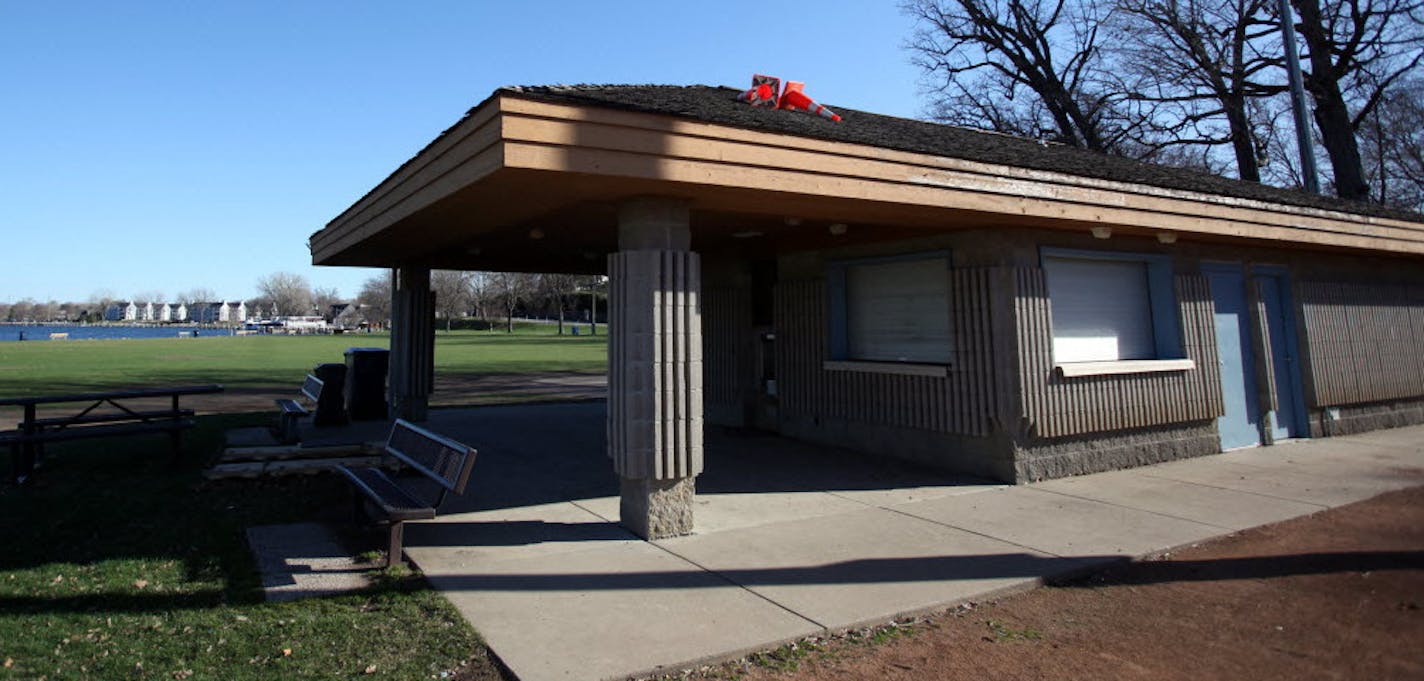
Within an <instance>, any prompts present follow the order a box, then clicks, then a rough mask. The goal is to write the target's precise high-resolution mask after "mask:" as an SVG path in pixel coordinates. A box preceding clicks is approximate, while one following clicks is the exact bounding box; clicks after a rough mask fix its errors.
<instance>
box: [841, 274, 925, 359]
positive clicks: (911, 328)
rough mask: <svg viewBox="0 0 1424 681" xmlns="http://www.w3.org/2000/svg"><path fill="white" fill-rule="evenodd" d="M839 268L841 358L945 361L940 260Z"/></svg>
mask: <svg viewBox="0 0 1424 681" xmlns="http://www.w3.org/2000/svg"><path fill="white" fill-rule="evenodd" d="M844 268H845V269H844V274H845V306H844V310H845V320H844V322H845V326H844V329H845V350H846V352H845V358H846V359H856V360H869V361H882V362H927V363H935V364H948V363H949V357H950V350H951V345H950V343H951V341H950V329H949V263H948V261H947V260H946V259H945V258H942V257H932V258H915V259H897V260H888V261H870V262H860V263H848V264H846V265H845V266H844Z"/></svg>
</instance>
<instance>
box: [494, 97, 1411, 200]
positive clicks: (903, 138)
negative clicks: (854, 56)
mask: <svg viewBox="0 0 1424 681" xmlns="http://www.w3.org/2000/svg"><path fill="white" fill-rule="evenodd" d="M499 92H502V93H507V94H511V95H515V96H522V97H529V98H532V99H540V100H548V101H556V102H565V103H570V104H579V105H589V106H601V107H607V108H613V109H623V110H628V111H641V112H646V113H655V114H665V115H669V116H679V117H683V118H690V119H695V120H699V121H706V122H709V123H717V124H722V125H729V126H735V127H738V128H750V129H755V130H764V131H768V132H777V133H784V134H788V135H800V136H804V137H812V138H816V139H823V140H832V141H837V142H849V143H853V144H865V145H870V146H876V147H882V148H886V149H896V150H900V151H909V152H916V153H923V154H933V155H935V156H945V157H949V158H957V159H963V160H969V161H981V162H985V163H995V164H1002V165H1007V166H1014V167H1019V168H1030V169H1034V170H1045V171H1053V172H1060V173H1066V174H1070V175H1077V176H1081V177H1090V178H1096V179H1102V180H1114V181H1118V182H1132V183H1138V184H1144V185H1149V186H1153V187H1161V188H1165V189H1178V190H1186V191H1193V192H1202V193H1206V194H1216V195H1221V196H1230V197H1237V198H1243V199H1255V200H1259V201H1269V202H1273V203H1282V204H1287V205H1293V206H1303V207H1309V208H1322V209H1326V210H1337V211H1344V212H1349V213H1356V214H1362V215H1374V216H1380V217H1390V218H1396V219H1401V220H1410V221H1414V222H1424V214H1420V213H1415V212H1412V211H1403V210H1398V209H1393V208H1388V207H1385V206H1380V205H1377V204H1370V203H1358V202H1352V201H1344V200H1342V199H1337V198H1333V197H1326V196H1319V195H1315V194H1310V193H1307V192H1303V191H1298V190H1290V189H1281V188H1278V187H1271V186H1268V185H1263V184H1257V183H1254V182H1243V181H1240V180H1233V179H1230V178H1226V177H1221V176H1219V175H1212V174H1210V173H1205V172H1201V171H1197V170H1190V169H1185V168H1174V167H1170V166H1161V165H1154V164H1151V163H1144V162H1142V161H1135V160H1132V159H1129V158H1123V157H1121V156H1113V155H1110V154H1103V153H1099V152H1094V151H1088V150H1084V149H1077V148H1073V147H1068V146H1064V145H1061V144H1050V143H1044V142H1040V141H1038V140H1030V139H1024V138H1019V137H1013V136H1010V135H1004V134H999V133H993V132H986V131H981V130H972V129H968V128H961V127H956V126H952V125H944V124H940V123H929V122H925V121H917V120H911V119H908V118H896V117H893V116H882V115H880V114H874V113H869V112H866V111H857V110H854V109H847V108H844V107H840V106H836V105H835V104H833V103H830V102H822V104H825V105H826V106H827V107H829V108H830V109H832V110H834V111H835V112H836V113H838V114H840V115H841V116H842V118H843V119H844V120H843V121H842V122H840V123H835V122H832V121H829V120H826V119H823V118H821V117H819V116H811V115H807V114H806V113H804V112H793V111H779V110H773V109H765V108H757V107H752V106H748V105H746V104H743V103H742V102H739V101H737V94H738V93H739V92H740V91H739V90H736V89H733V88H728V87H710V86H706V85H689V86H673V85H560V86H533V87H528V86H526V87H507V88H502V89H501V90H500V91H499ZM496 94H499V93H496Z"/></svg>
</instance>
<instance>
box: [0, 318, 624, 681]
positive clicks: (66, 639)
mask: <svg viewBox="0 0 1424 681" xmlns="http://www.w3.org/2000/svg"><path fill="white" fill-rule="evenodd" d="M387 344H388V338H387V337H386V336H383V335H370V336H367V335H361V336H265V337H199V338H195V339H160V340H124V341H69V342H58V341H56V342H48V341H47V342H26V343H15V342H11V343H3V344H0V395H3V396H11V395H31V394H48V393H62V392H77V391H89V390H109V389H117V388H123V387H132V386H143V385H177V384H192V383H221V384H223V385H225V386H228V387H229V389H237V388H256V389H268V388H270V389H275V390H280V391H286V392H292V391H294V390H295V389H296V387H297V386H298V385H299V384H300V381H301V377H302V375H303V374H304V373H305V372H307V371H308V370H310V368H311V367H312V366H313V365H315V364H317V363H319V362H339V361H342V360H343V353H344V352H345V350H346V348H348V347H352V346H358V347H386V346H387ZM605 353H606V351H605V337H604V336H597V337H589V336H572V335H568V336H557V335H554V334H553V330H552V328H550V327H542V326H541V327H533V328H524V329H521V330H520V331H519V332H517V333H515V334H504V333H498V332H496V333H491V332H479V331H468V332H459V331H457V332H454V333H446V332H440V333H438V334H437V339H436V371H437V373H444V374H448V373H454V374H511V373H512V374H519V373H528V372H543V371H573V372H595V373H596V372H602V371H604V368H605V356H606V355H605ZM9 416H10V414H8V413H7V414H0V417H3V418H4V421H7V422H6V423H4V424H3V427H5V428H8V427H10V423H8V421H10V420H11V419H10V418H9ZM267 420H268V417H267V415H264V414H225V415H217V416H207V417H202V418H200V419H199V427H198V428H197V429H196V431H195V432H194V433H193V434H192V436H190V437H188V438H186V439H185V443H186V444H185V449H186V452H185V454H186V456H185V463H184V464H182V465H180V466H177V467H175V466H172V465H170V463H169V461H168V459H169V453H168V446H167V445H168V443H167V439H166V438H165V437H163V436H161V435H154V436H143V437H130V438H119V439H110V440H80V441H75V442H71V443H63V444H56V445H51V446H50V447H49V452H48V455H47V456H46V457H45V460H44V464H43V466H42V467H41V468H40V469H39V470H37V471H36V473H35V475H34V477H33V478H32V479H31V481H30V482H29V483H28V484H26V485H25V486H23V487H16V486H14V485H13V484H11V483H9V482H8V480H6V481H4V482H0V549H3V550H0V680H4V679H187V678H192V679H224V680H227V679H273V678H281V679H286V678H306V679H351V678H363V679H364V678H388V679H430V678H450V679H462V680H479V681H487V680H496V679H500V678H502V677H501V675H500V672H499V670H498V668H497V666H496V665H495V663H494V662H493V661H491V660H490V658H489V657H488V653H487V651H486V649H485V648H484V646H483V645H482V644H481V643H480V641H479V638H478V635H477V634H476V633H475V632H474V631H473V630H472V629H471V628H470V627H469V626H468V625H467V624H466V623H465V622H464V620H463V619H461V617H460V616H459V614H458V613H457V612H456V611H455V610H454V609H453V608H452V607H451V606H450V605H449V603H448V602H446V601H445V600H444V599H443V598H442V597H441V596H440V595H439V594H437V593H435V592H433V591H431V590H429V589H428V587H427V586H426V584H425V582H424V580H423V579H421V578H420V577H419V576H418V575H409V574H406V575H401V574H399V573H392V572H384V573H380V575H379V577H380V578H379V579H378V583H377V586H374V587H372V588H371V589H369V590H367V591H365V592H361V593H357V594H351V595H346V596H338V597H326V598H310V599H305V600H300V601H295V602H290V603H280V604H268V603H266V602H264V601H263V600H262V593H261V585H260V580H259V578H258V576H257V572H256V567H255V565H254V564H253V560H252V557H251V555H250V554H249V552H248V548H247V543H246V537H245V529H246V528H247V527H250V526H253V525H259V524H267V523H290V522H305V521H314V520H315V521H325V522H330V523H331V524H332V526H333V527H337V528H347V530H350V529H352V528H354V525H353V524H351V522H350V519H349V517H348V515H347V514H348V512H349V510H348V509H349V502H348V499H347V496H346V495H347V491H346V489H345V485H344V484H342V483H341V482H340V481H338V480H337V479H336V478H335V477H333V476H324V475H317V476H295V477H287V478H275V479H268V480H226V481H208V480H205V479H204V478H203V477H202V476H201V475H200V469H201V466H202V464H203V463H206V460H207V459H209V458H211V457H212V456H214V455H215V454H216V453H217V452H218V450H219V449H220V448H221V446H222V434H223V432H224V431H225V430H227V429H228V428H231V427H236V426H244V425H259V424H265V423H266V422H267ZM3 460H4V459H0V461H3ZM6 463H8V462H6ZM3 472H4V474H5V475H6V476H8V472H9V470H8V466H6V468H5V469H4V471H3ZM356 539H357V541H355V542H353V544H352V550H353V552H356V551H360V550H362V549H363V548H365V549H369V548H377V547H379V546H380V544H381V538H380V537H374V536H360V535H357V536H356Z"/></svg>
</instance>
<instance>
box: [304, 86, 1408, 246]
mask: <svg viewBox="0 0 1424 681" xmlns="http://www.w3.org/2000/svg"><path fill="white" fill-rule="evenodd" d="M735 97H736V91H735V90H731V89H727V88H706V87H687V88H683V87H662V86H607V87H574V88H529V89H503V90H499V91H497V92H496V93H495V94H494V95H492V96H491V97H490V98H489V99H487V100H485V101H484V102H482V103H481V104H480V105H479V106H477V107H475V108H474V109H473V110H471V111H470V112H469V114H467V115H466V116H465V118H464V119H462V120H461V121H460V122H459V123H457V124H456V125H455V126H454V127H452V128H450V129H449V130H447V131H445V132H444V133H443V134H442V135H440V136H439V137H438V138H436V139H435V141H433V142H432V143H431V144H430V145H429V146H427V147H426V148H425V149H423V150H422V151H421V152H420V153H419V154H417V155H416V157H415V158H413V159H411V160H410V161H408V162H407V163H405V164H404V165H402V166H401V167H400V168H399V169H397V170H396V171H395V172H394V173H392V175H391V176H390V177H388V178H387V179H386V180H384V181H383V182H381V183H380V184H379V185H378V186H377V187H376V188H374V189H373V190H371V191H370V192H369V193H368V194H367V195H366V196H364V197H362V198H361V199H360V200H359V201H357V202H356V203H355V204H354V205H353V206H351V207H350V208H348V209H347V210H346V211H345V212H343V213H342V214H341V215H339V216H338V217H337V218H336V219H334V220H332V221H331V223H330V224H328V225H327V226H326V228H324V229H322V230H321V231H319V232H317V233H316V234H314V235H312V237H311V241H310V246H311V250H312V258H313V262H314V263H315V264H318V265H357V266H374V267H392V266H397V265H405V266H410V265H418V266H424V267H433V268H449V269H467V270H468V269H483V270H510V271H518V270H524V271H545V272H547V271H565V272H585V273H591V272H601V271H602V270H603V268H604V256H605V255H606V254H608V253H609V252H611V251H614V250H616V238H617V234H616V232H617V229H616V216H617V206H618V205H619V203H621V202H622V201H625V200H627V199H629V198H633V197H637V196H648V195H656V196H663V197H672V198H680V199H685V200H687V201H689V202H690V205H691V206H692V232H693V249H694V250H696V251H700V252H703V253H705V254H716V253H719V252H728V251H731V252H735V253H737V254H739V255H742V256H756V255H770V254H774V253H778V252H787V251H795V250H803V249H807V248H818V247H829V246H833V245H841V244H847V243H852V242H862V241H879V240H889V239H901V238H905V237H907V236H913V235H916V234H929V233H934V232H941V231H946V230H957V229H973V228H985V227H997V226H1015V227H1043V228H1051V229H1070V230H1080V231H1086V230H1087V228H1088V227H1090V226H1093V225H1103V224H1106V225H1110V226H1112V227H1113V228H1114V232H1115V233H1118V234H1153V233H1157V232H1162V231H1168V232H1175V233H1177V234H1178V235H1180V236H1182V237H1190V238H1192V239H1195V240H1211V241H1222V240H1225V241H1241V240H1250V241H1255V242H1258V243H1261V242H1269V243H1273V244H1275V245H1278V246H1279V245H1290V246H1299V247H1306V248H1317V249H1331V250H1335V249H1348V250H1357V249H1362V250H1368V251H1375V252H1376V253H1393V254H1400V255H1403V254H1416V255H1417V254H1424V224H1421V222H1420V220H1424V217H1420V216H1417V215H1412V214H1399V213H1394V214H1391V213H1389V212H1387V211H1381V210H1379V209H1375V208H1369V207H1360V206H1346V208H1349V210H1350V211H1360V212H1346V211H1345V210H1342V209H1341V207H1342V205H1343V204H1336V203H1334V202H1331V201H1329V200H1327V199H1323V198H1321V197H1314V196H1308V195H1302V194H1299V193H1297V192H1288V191H1284V190H1278V189H1274V188H1270V187H1262V186H1260V185H1250V184H1247V183H1241V182H1235V181H1231V180H1226V179H1223V178H1217V177H1212V176H1205V175H1202V174H1200V173H1195V172H1190V171H1182V170H1178V169H1169V168H1160V167H1157V166H1148V165H1146V164H1141V163H1136V162H1132V161H1128V160H1126V159H1121V158H1114V157H1106V156H1102V155H1099V154H1092V153H1090V152H1082V151H1079V150H1073V149H1064V148H1061V147H1054V146H1042V145H1038V144H1036V143H1034V142H1032V141H1026V140H1019V139H1014V138H1009V137H1004V136H1000V135H992V134H989V133H979V132H972V131H965V130H962V129H957V128H950V127H947V126H940V125H935V124H930V123H921V122H916V121H907V120H904V119H894V118H887V117H884V116H877V115H874V114H867V113H862V112H855V111H842V112H841V113H842V114H843V115H844V118H845V120H844V122H842V123H833V122H830V121H826V120H824V119H821V118H818V117H814V116H809V115H806V114H804V113H796V112H787V111H774V110H766V109H754V108H752V107H748V106H745V105H742V104H740V103H738V102H736V101H735ZM841 126H844V127H841ZM1148 181H1150V182H1153V183H1154V184H1151V185H1149V184H1143V182H1148ZM1364 212H1369V213H1374V214H1373V215H1367V214H1363V213H1364ZM833 224H844V225H847V228H846V229H845V230H843V233H838V234H833V233H832V231H833V230H832V229H831V228H830V227H831V225H833ZM834 231H836V232H842V230H840V229H839V228H837V229H836V230H834Z"/></svg>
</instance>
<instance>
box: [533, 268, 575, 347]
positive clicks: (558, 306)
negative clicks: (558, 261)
mask: <svg viewBox="0 0 1424 681" xmlns="http://www.w3.org/2000/svg"><path fill="white" fill-rule="evenodd" d="M578 285H579V277H578V275H574V274H541V275H539V279H538V283H537V286H538V295H539V297H540V298H542V299H544V301H545V302H546V303H548V305H549V307H552V308H554V309H555V310H556V312H557V314H558V317H559V335H560V336H562V335H564V313H565V312H566V311H567V310H568V307H569V303H570V302H571V301H572V300H573V297H574V296H575V295H576V294H577V293H578Z"/></svg>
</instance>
